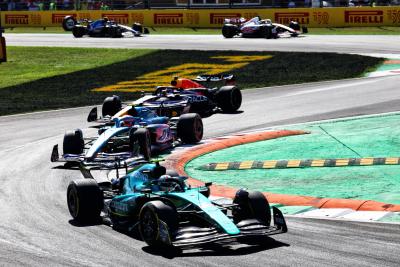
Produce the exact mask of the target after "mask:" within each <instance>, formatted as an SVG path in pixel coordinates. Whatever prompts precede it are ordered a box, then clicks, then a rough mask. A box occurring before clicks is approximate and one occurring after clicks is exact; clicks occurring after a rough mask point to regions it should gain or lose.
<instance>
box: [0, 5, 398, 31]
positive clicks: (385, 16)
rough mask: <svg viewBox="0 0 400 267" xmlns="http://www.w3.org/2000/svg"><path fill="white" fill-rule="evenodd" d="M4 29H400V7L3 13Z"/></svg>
mask: <svg viewBox="0 0 400 267" xmlns="http://www.w3.org/2000/svg"><path fill="white" fill-rule="evenodd" d="M2 14H4V16H2V17H1V20H2V21H1V23H2V24H3V26H4V27H50V26H61V23H62V20H63V18H64V17H65V16H67V15H72V16H74V17H76V18H77V19H91V20H95V19H99V18H101V17H108V18H109V19H111V20H115V21H116V22H118V23H120V24H127V25H130V24H132V23H133V22H139V23H142V24H143V25H145V26H148V27H160V26H168V27H193V28H220V27H221V26H222V24H223V21H224V19H225V18H232V17H245V18H252V17H255V16H260V17H262V18H271V19H272V20H273V21H275V22H277V23H282V24H288V23H289V21H291V20H293V21H298V22H299V23H300V24H301V25H305V26H308V27H360V26H361V27H363V26H400V7H398V6H389V7H354V8H349V7H347V8H290V9H287V8H285V9H270V8H268V9H260V8H250V9H159V10H156V9H150V10H149V9H143V10H121V11H111V10H85V11H75V10H71V11H37V12H34V11H5V12H2Z"/></svg>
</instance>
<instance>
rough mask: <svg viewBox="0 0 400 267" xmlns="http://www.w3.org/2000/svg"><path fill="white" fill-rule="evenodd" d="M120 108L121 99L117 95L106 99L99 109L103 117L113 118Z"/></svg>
mask: <svg viewBox="0 0 400 267" xmlns="http://www.w3.org/2000/svg"><path fill="white" fill-rule="evenodd" d="M121 108H122V103H121V98H119V96H117V95H113V96H110V97H106V98H105V99H104V102H103V105H102V107H101V113H102V115H103V117H105V116H114V115H115V114H116V113H117V112H118V111H120V110H121Z"/></svg>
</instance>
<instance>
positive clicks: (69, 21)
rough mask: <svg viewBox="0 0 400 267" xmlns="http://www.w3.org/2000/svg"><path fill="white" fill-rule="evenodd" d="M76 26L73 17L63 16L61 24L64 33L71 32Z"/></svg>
mask: <svg viewBox="0 0 400 267" xmlns="http://www.w3.org/2000/svg"><path fill="white" fill-rule="evenodd" d="M75 25H76V19H75V18H74V17H73V16H65V17H64V19H63V22H62V27H63V29H64V31H72V29H73V28H74V26H75Z"/></svg>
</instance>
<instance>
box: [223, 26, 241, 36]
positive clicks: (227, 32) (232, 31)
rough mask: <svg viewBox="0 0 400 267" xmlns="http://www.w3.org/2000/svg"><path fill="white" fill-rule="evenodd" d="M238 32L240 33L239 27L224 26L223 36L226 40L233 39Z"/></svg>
mask: <svg viewBox="0 0 400 267" xmlns="http://www.w3.org/2000/svg"><path fill="white" fill-rule="evenodd" d="M237 32H238V31H237V27H236V26H234V25H224V26H223V27H222V35H223V36H224V37H225V38H232V37H233V36H235V35H236V34H237Z"/></svg>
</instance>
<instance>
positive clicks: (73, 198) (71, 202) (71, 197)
mask: <svg viewBox="0 0 400 267" xmlns="http://www.w3.org/2000/svg"><path fill="white" fill-rule="evenodd" d="M68 209H69V212H70V213H71V215H72V217H74V218H76V217H77V213H78V209H79V204H78V196H77V195H76V193H75V191H74V190H70V191H69V193H68Z"/></svg>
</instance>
